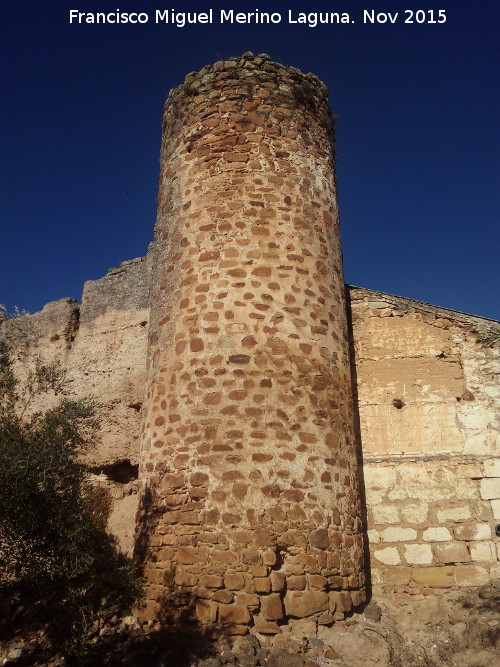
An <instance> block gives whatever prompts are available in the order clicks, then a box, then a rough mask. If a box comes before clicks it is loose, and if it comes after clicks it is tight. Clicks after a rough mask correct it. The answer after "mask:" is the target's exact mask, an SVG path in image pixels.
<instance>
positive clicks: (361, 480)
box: [344, 285, 372, 610]
mask: <svg viewBox="0 0 500 667" xmlns="http://www.w3.org/2000/svg"><path fill="white" fill-rule="evenodd" d="M344 298H345V304H346V315H347V331H348V340H349V360H350V365H351V386H352V404H353V417H354V438H355V448H356V460H357V463H358V485H359V497H360V503H361V521H362V523H363V552H364V563H363V572H364V574H365V587H366V603H365V604H364V605H363V606H362V607H361V610H362V609H364V607H365V606H366V605H367V604H368V603H369V602H370V600H371V597H372V580H371V570H370V545H369V543H368V511H367V508H366V492H365V477H364V470H363V447H362V442H361V424H360V419H359V398H358V376H357V373H356V352H355V349H354V336H353V334H352V309H351V300H350V296H349V287H348V286H347V285H346V286H345V293H344Z"/></svg>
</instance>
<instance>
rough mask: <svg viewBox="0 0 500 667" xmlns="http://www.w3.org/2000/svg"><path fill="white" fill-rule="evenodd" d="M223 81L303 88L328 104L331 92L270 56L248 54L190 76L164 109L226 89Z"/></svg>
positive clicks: (323, 85)
mask: <svg viewBox="0 0 500 667" xmlns="http://www.w3.org/2000/svg"><path fill="white" fill-rule="evenodd" d="M224 79H240V80H241V81H240V82H241V84H243V85H244V84H245V80H247V83H252V84H255V83H258V82H262V83H263V84H266V83H267V84H269V82H272V83H274V84H275V85H276V86H278V87H279V88H281V89H282V90H287V89H288V90H290V89H292V88H294V89H297V88H301V89H302V94H307V95H313V96H314V97H315V98H316V99H317V100H318V101H320V102H321V103H323V104H328V88H327V87H326V85H325V84H324V83H323V82H322V81H321V80H320V79H319V78H318V77H317V76H316V75H315V74H312V73H311V72H309V73H307V74H305V73H304V72H302V71H301V70H299V69H297V68H296V67H292V66H287V65H283V64H281V63H277V62H275V61H273V60H272V59H271V57H270V56H268V55H267V53H260V54H258V55H255V54H254V53H252V52H251V51H247V52H245V53H243V54H242V55H241V56H235V57H232V58H228V59H227V60H219V61H217V62H215V63H212V64H210V65H205V66H204V67H202V68H201V69H200V70H199V71H198V72H190V73H189V74H187V75H186V77H185V79H184V82H183V83H182V84H180V85H179V86H177V87H176V88H173V89H172V90H170V91H169V94H168V97H167V100H166V102H165V108H166V109H167V108H168V106H169V105H170V104H171V103H172V102H174V101H177V100H179V98H181V97H195V96H197V95H200V94H203V93H205V92H206V91H208V90H209V89H213V87H214V85H217V84H218V85H223V81H224Z"/></svg>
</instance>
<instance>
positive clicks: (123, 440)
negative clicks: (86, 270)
mask: <svg viewBox="0 0 500 667" xmlns="http://www.w3.org/2000/svg"><path fill="white" fill-rule="evenodd" d="M236 70H238V75H236ZM226 88H227V90H226ZM231 91H232V92H231ZM229 92H230V93H231V94H228V93H229ZM221 95H222V96H221ZM290 96H293V105H291V104H290V99H291V98H290ZM324 96H325V91H324V89H323V88H322V86H321V84H320V83H319V82H318V81H317V79H315V77H312V76H306V77H304V75H302V74H300V73H299V72H298V71H297V70H294V69H293V68H289V69H287V68H282V67H281V66H278V65H276V64H273V63H270V62H269V61H268V60H267V59H266V58H260V59H259V58H253V57H252V58H250V57H248V58H246V59H243V61H242V63H240V61H239V59H233V60H230V61H228V62H227V63H219V64H217V65H216V66H214V67H213V68H207V69H206V70H203V71H202V73H201V74H200V75H194V74H193V75H190V76H188V78H187V80H186V83H185V84H184V86H183V87H181V89H179V90H177V91H176V92H174V93H173V96H172V99H171V102H170V106H169V107H167V120H168V124H169V128H170V129H169V132H170V133H171V134H170V135H168V136H169V137H170V138H171V139H172V143H171V144H170V140H169V144H168V146H167V145H166V146H164V148H163V160H164V161H163V167H162V185H161V188H160V198H159V211H160V216H159V220H158V226H157V237H158V241H157V244H156V250H155V253H156V255H154V253H153V250H152V249H150V252H149V253H148V255H147V257H144V258H138V259H135V260H130V261H128V262H124V263H123V264H122V265H121V266H120V267H119V268H117V269H111V270H110V271H109V272H108V274H107V275H106V276H105V277H104V278H102V279H100V280H96V281H89V282H87V283H86V284H85V288H84V292H83V297H82V304H81V306H80V305H79V304H78V303H77V302H76V301H75V300H74V299H61V300H60V301H57V302H53V303H50V304H47V306H45V308H44V309H43V310H42V311H40V313H36V314H35V315H33V316H32V317H31V318H30V320H29V322H28V326H27V327H25V326H24V325H25V324H26V321H25V322H24V323H23V327H24V329H23V331H22V332H21V335H19V336H18V338H17V340H18V346H17V349H16V362H15V370H16V373H17V374H18V375H19V376H20V377H22V376H23V375H25V374H26V372H27V371H28V369H29V368H30V366H31V365H32V364H33V363H34V359H35V358H36V357H37V355H40V356H41V357H42V358H43V359H44V360H45V361H51V360H55V359H57V360H59V361H60V362H61V364H62V365H63V367H64V368H66V369H67V371H68V374H69V376H70V378H71V379H72V380H73V387H74V389H75V393H76V395H88V394H93V395H95V396H96V397H97V398H98V399H99V400H100V402H101V404H102V428H101V433H100V437H99V441H98V442H97V443H96V447H95V449H94V450H92V451H91V452H89V453H88V454H87V455H86V456H85V458H84V459H83V460H82V463H84V464H85V465H87V466H88V468H89V469H90V470H91V472H92V475H93V479H94V482H95V483H96V484H104V485H106V486H107V487H108V488H109V489H110V492H111V493H112V496H113V499H114V508H113V513H112V516H111V521H110V530H111V531H112V532H114V533H115V534H116V535H117V536H118V538H119V540H120V543H121V545H122V548H123V549H124V551H126V552H128V553H131V551H132V544H133V533H134V518H135V514H136V510H137V503H138V481H137V479H136V477H137V466H138V463H139V439H140V424H141V414H142V413H145V415H146V425H147V426H146V430H147V434H146V438H145V439H146V442H147V443H148V444H149V445H150V448H149V449H148V446H147V445H146V446H145V450H144V451H145V454H144V474H145V482H146V484H145V488H147V489H148V493H149V492H151V495H150V496H148V495H147V494H146V493H145V494H144V495H143V507H142V516H143V517H146V518H147V520H146V524H147V525H146V526H142V528H143V529H144V528H145V529H146V531H145V533H146V534H147V535H150V536H151V539H149V538H148V539H146V540H143V541H142V543H141V545H140V546H141V547H144V549H145V552H146V553H147V558H148V559H149V564H148V567H147V573H148V577H149V582H148V589H147V594H148V596H149V600H150V605H149V608H147V609H146V611H145V614H146V615H148V614H150V613H153V612H156V611H158V603H159V600H158V598H159V597H161V596H162V595H163V593H164V592H165V591H166V590H172V587H173V588H176V590H177V591H182V592H184V593H186V594H187V595H186V597H185V598H184V599H183V600H180V602H181V604H180V606H181V607H182V606H183V605H184V606H186V605H187V606H188V607H189V604H190V599H189V596H190V595H191V594H192V596H194V597H197V599H198V604H197V605H195V606H196V613H197V614H198V617H201V618H202V620H204V621H206V622H212V621H214V620H215V619H217V620H218V622H219V621H222V623H223V624H224V625H226V626H228V627H231V628H232V630H231V631H235V632H239V631H243V630H245V629H246V625H247V623H248V622H249V621H250V617H251V616H252V615H253V616H254V619H255V621H256V623H258V624H259V629H261V630H262V631H263V632H276V633H277V632H280V631H281V628H284V627H285V626H284V625H283V618H282V617H283V616H284V615H285V613H286V614H287V615H288V617H291V619H292V620H291V624H292V625H294V624H295V628H296V629H297V628H299V627H300V628H302V627H306V626H305V625H304V626H303V625H301V624H307V623H309V621H308V620H307V618H308V617H309V616H312V617H313V619H314V623H316V621H318V620H319V621H320V622H328V623H330V622H332V620H338V619H339V618H340V617H341V616H342V615H343V614H344V613H346V612H347V611H348V610H349V609H350V607H351V605H352V604H353V603H355V604H356V603H358V602H360V601H361V600H362V598H363V592H362V583H363V573H362V572H361V571H360V558H361V552H362V542H361V534H360V532H359V529H360V519H361V518H362V519H363V521H364V528H365V531H364V535H365V538H366V545H369V561H370V565H369V567H368V566H367V567H366V574H367V575H368V578H369V583H371V586H372V590H373V592H374V594H377V593H390V594H395V596H396V598H395V599H396V600H397V601H399V602H401V603H402V604H405V603H408V602H409V601H411V600H418V599H421V598H422V597H425V596H428V595H432V594H440V593H442V592H443V591H448V590H450V589H453V588H467V587H470V586H477V585H481V584H483V583H487V582H488V581H490V580H492V579H496V578H498V577H499V576H500V568H499V558H500V552H499V544H498V540H499V537H498V526H499V524H500V488H499V487H500V469H499V465H500V464H499V442H498V437H499V430H500V429H499V422H498V419H499V417H498V415H499V414H500V410H499V402H500V390H499V383H498V376H499V370H500V364H499V350H498V344H497V345H496V346H492V347H489V345H490V343H492V341H493V340H494V338H495V337H494V336H493V335H491V334H492V331H494V330H496V331H497V334H496V338H497V340H498V330H499V325H498V323H497V322H493V321H490V320H487V319H485V318H479V317H474V316H470V315H466V314H463V313H458V312H455V311H451V310H447V309H444V308H438V307H434V306H430V305H429V304H424V303H420V302H416V301H412V300H409V299H405V298H401V297H396V296H393V295H389V294H384V293H380V292H375V291H373V290H368V289H362V288H357V287H350V288H349V287H348V288H347V310H348V313H349V317H350V321H349V328H346V323H345V320H344V301H343V296H342V293H343V284H342V278H341V266H340V246H339V242H338V230H337V214H336V200H335V189H334V187H333V186H334V179H333V177H332V171H331V160H332V155H331V153H330V147H329V146H327V141H326V137H327V134H328V131H329V127H330V123H331V117H330V114H329V111H328V110H327V107H326V106H325V97H324ZM216 100H218V101H216ZM292 106H293V108H292ZM318 110H319V113H318ZM313 111H314V113H312V112H313ZM181 118H184V121H185V123H184V124H182V123H180V120H181ZM318 118H319V119H321V118H322V121H321V122H318ZM269 119H272V122H269ZM169 151H171V153H169ZM180 155H182V160H181V159H180V157H179V156H180ZM285 176H286V178H285ZM285 190H286V191H285ZM165 217H168V223H167V221H166V220H165ZM332 238H333V242H332V241H331V239H332ZM153 263H156V272H155V277H154V284H155V297H154V299H153V317H152V319H153V321H154V323H153V325H152V326H151V327H150V326H149V322H150V319H151V303H152V298H151V291H150V284H151V272H152V266H153ZM14 329H15V326H13V325H12V324H11V325H9V324H6V323H3V324H2V323H0V331H1V332H3V334H7V335H11V334H12V333H13V330H14ZM148 334H149V336H150V344H151V350H152V352H151V356H150V361H149V371H147V369H146V357H147V351H146V350H147V337H148ZM347 338H348V339H349V341H350V346H351V350H350V352H351V360H352V362H353V368H352V376H353V399H354V407H355V410H354V417H355V422H354V427H355V428H354V432H355V436H356V437H353V435H352V433H351V428H352V417H353V413H352V412H351V406H350V403H351V397H350V395H349V392H350V389H349V387H350V381H349V377H348V371H347V368H348V364H347V347H346V341H347ZM147 372H148V373H149V385H148V390H149V391H148V394H149V397H148V398H149V405H148V407H147V409H146V407H144V408H143V407H142V403H143V397H144V395H145V390H146V377H147ZM161 378H164V379H165V382H162V381H161ZM163 384H164V385H165V387H164V388H162V385H163ZM167 398H168V405H167ZM164 403H165V404H164ZM49 404H50V403H49V402H48V401H47V400H41V401H40V402H39V403H38V404H37V405H36V406H34V407H35V408H37V409H43V408H46V407H48V406H49ZM152 406H155V409H153V408H152ZM161 419H163V420H164V422H161V423H160V421H158V420H161ZM339 424H342V427H341V428H338V425H339ZM158 443H162V444H161V445H160V444H158ZM165 443H168V444H165ZM354 443H356V445H357V448H358V451H357V455H358V461H357V463H358V466H359V471H360V477H361V484H360V491H361V496H362V501H363V502H362V512H361V514H360V513H359V506H358V500H357V495H358V494H357V491H356V480H355V476H356V461H355V460H354V457H353V454H354ZM331 450H335V452H336V454H335V456H333V455H330V454H331ZM153 492H154V493H153ZM153 495H154V496H155V503H157V504H156V505H155V506H154V507H156V508H157V509H161V512H158V513H157V515H156V516H155V514H154V512H153V513H152V515H151V516H150V517H148V513H147V512H146V511H145V509H146V508H145V505H147V503H148V502H149V501H150V500H151V499H152V497H153ZM158 502H159V504H158ZM241 508H244V510H245V512H243V511H242V509H241ZM163 510H165V511H163ZM160 515H161V516H160ZM149 519H151V523H150V524H148V523H147V522H148V521H149ZM143 537H144V533H143ZM340 545H341V547H342V548H341V549H338V547H339V546H340ZM346 553H348V554H349V556H348V557H345V554H346ZM342 554H344V555H342ZM325 557H326V563H325ZM346 589H347V590H346ZM191 601H192V600H191ZM184 603H186V604H184ZM304 619H305V620H304ZM297 631H298V630H297Z"/></svg>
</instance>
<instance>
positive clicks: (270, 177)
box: [137, 54, 365, 634]
mask: <svg viewBox="0 0 500 667" xmlns="http://www.w3.org/2000/svg"><path fill="white" fill-rule="evenodd" d="M332 132H333V121H332V114H331V111H330V107H329V105H328V101H327V90H326V88H325V87H324V85H323V84H322V83H321V82H320V81H319V80H318V79H317V78H316V77H315V76H313V75H311V74H309V75H304V74H302V73H301V72H299V71H298V70H296V69H294V68H285V67H283V66H281V65H278V64H276V63H273V62H271V61H270V60H269V59H268V58H267V57H254V56H252V55H251V54H250V55H248V54H247V55H246V56H244V57H242V59H239V58H236V59H231V60H229V61H226V62H219V63H216V64H215V65H213V66H211V67H205V68H204V69H203V70H201V72H199V73H196V74H190V75H188V76H187V77H186V81H185V83H184V84H183V85H182V86H180V87H179V88H177V89H176V90H174V91H172V92H171V94H170V96H169V99H168V100H167V103H166V107H165V116H164V131H163V145H162V152H161V176H160V186H159V195H158V218H157V226H156V242H155V252H156V258H155V262H154V269H153V271H154V274H153V282H152V311H151V320H150V332H149V357H148V380H147V401H146V407H145V421H144V429H143V441H142V451H141V457H140V460H141V471H142V485H143V492H142V493H143V495H142V507H141V510H140V513H139V523H138V529H139V533H138V543H137V551H138V555H139V557H141V558H142V559H143V560H144V564H145V574H146V578H147V582H148V583H147V587H146V598H147V600H148V601H149V602H148V605H147V607H146V609H145V611H144V615H145V616H150V617H155V616H156V617H160V618H163V619H164V620H168V619H169V618H171V619H172V620H175V618H176V616H177V615H178V613H181V612H182V613H183V614H184V615H186V614H188V615H191V616H192V617H194V618H196V619H197V620H198V621H201V622H202V623H204V624H212V625H214V626H217V627H219V628H220V627H222V629H223V631H224V632H226V633H229V634H240V633H245V632H246V631H247V630H248V627H249V626H255V627H254V630H256V631H259V632H263V633H278V632H280V624H283V623H286V622H291V623H293V622H294V621H293V619H304V618H308V619H311V620H314V621H315V622H319V623H324V624H330V623H332V622H333V621H334V620H335V619H339V618H343V615H344V612H345V611H347V610H349V609H350V608H351V606H352V605H358V604H360V603H361V602H363V600H364V597H365V595H364V573H363V541H362V533H361V531H362V525H361V518H360V516H361V512H360V499H359V493H358V484H357V469H356V445H355V438H354V418H353V408H352V396H351V378H350V367H349V354H348V341H347V323H346V315H345V303H344V283H343V277H342V267H341V250H340V238H339V230H338V216H337V203H336V190H335V176H334V154H333V143H332ZM176 610H177V611H176ZM177 612H178V613H177Z"/></svg>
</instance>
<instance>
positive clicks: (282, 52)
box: [0, 0, 500, 318]
mask: <svg viewBox="0 0 500 667" xmlns="http://www.w3.org/2000/svg"><path fill="white" fill-rule="evenodd" d="M210 7H211V8H213V9H214V15H215V17H216V18H217V16H218V11H219V10H220V8H221V7H222V8H225V9H230V8H234V9H235V10H236V9H237V10H238V11H243V12H248V11H253V10H255V9H256V8H258V9H260V10H261V11H275V12H280V13H281V14H282V16H283V20H282V22H281V23H280V24H275V25H258V24H248V25H243V24H239V25H230V24H225V25H220V24H219V23H218V22H217V21H216V22H215V23H214V24H212V25H196V26H189V27H185V28H178V27H176V26H174V25H157V24H155V22H154V12H155V9H161V10H163V9H166V8H169V9H171V8H174V9H176V10H177V11H190V12H199V11H204V10H207V9H208V8H210ZM117 8H119V9H120V10H121V12H131V11H141V12H147V13H148V15H149V16H150V20H149V22H148V23H147V24H144V25H124V24H119V25H89V24H82V25H76V24H70V23H69V11H70V9H79V10H80V11H84V12H98V11H100V12H104V11H115V10H116V9H117ZM411 8H413V9H415V10H416V9H421V10H425V11H426V14H425V16H426V17H427V18H431V17H432V14H430V13H429V12H428V10H431V9H432V10H434V18H437V17H438V14H437V11H438V10H439V9H442V10H444V11H445V13H446V22H445V23H441V24H437V23H436V24H429V23H422V24H418V23H415V22H414V23H412V24H410V23H404V20H405V19H406V18H409V16H410V15H409V14H406V13H405V10H406V9H411ZM363 9H370V10H371V9H373V10H375V12H376V13H379V12H388V11H389V12H391V13H393V14H394V13H395V12H397V13H398V17H397V19H396V22H395V23H394V24H389V23H384V24H376V25H370V24H364V23H363ZM288 10H291V11H292V14H293V16H296V15H297V14H298V12H300V11H303V12H319V11H323V12H324V11H338V12H348V13H349V16H350V19H351V20H352V21H354V23H349V24H344V25H335V24H333V25H321V26H318V27H316V28H309V27H308V26H306V25H298V24H289V23H288ZM420 16H422V15H420ZM499 18H500V15H499V4H498V2H493V1H491V2H490V1H488V0H482V1H481V2H471V1H470V0H453V1H442V2H441V1H440V2H437V1H435V2H429V1H425V0H419V2H416V3H412V2H402V0H399V1H394V0H387V1H385V2H382V0H373V1H370V0H365V1H364V2H360V1H358V0H351V1H350V0H344V2H335V3H325V2H318V3H305V2H304V3H299V2H289V3H285V2H274V3H273V2H271V3H266V4H262V5H259V3H257V2H253V3H249V2H239V3H238V4H237V5H230V4H229V3H228V4H226V3H223V4H221V3H216V2H204V3H201V2H183V3H180V2H179V3H170V4H169V5H162V4H161V3H159V2H140V3H139V2H137V3H136V4H134V3H127V4H122V3H119V2H114V3H110V2H107V1H102V2H88V3H82V4H81V5H80V4H79V3H69V2H64V1H62V0H61V1H58V0H52V1H50V2H38V1H36V0H26V1H24V2H22V3H20V2H17V1H15V0H7V3H6V5H5V4H4V8H3V10H2V21H1V24H0V33H1V37H2V39H1V40H0V42H1V45H0V56H1V63H2V67H1V70H0V81H1V89H2V99H3V102H2V105H1V108H0V123H1V125H0V127H1V146H0V156H1V165H0V169H1V173H0V177H1V184H0V188H1V190H0V202H1V209H0V215H1V227H0V303H4V304H6V305H7V307H8V308H10V309H12V308H13V307H14V306H15V305H17V306H19V307H21V308H25V309H27V310H29V311H31V312H35V311H37V310H39V309H40V308H41V307H42V306H43V305H44V304H45V303H47V302H48V301H52V300H55V299H59V298H62V297H66V296H71V297H74V298H77V299H80V297H81V291H82V287H83V283H84V281H85V280H90V279H96V278H99V277H101V276H103V275H104V274H105V273H106V271H107V269H108V268H110V267H112V266H117V265H118V264H119V263H120V262H121V261H124V260H126V259H131V258H132V257H137V256H140V255H143V254H145V252H146V249H147V245H148V243H149V242H150V241H151V240H152V238H153V226H154V222H155V213H156V203H155V198H156V188H157V181H158V156H159V148H160V128H161V116H162V108H163V102H164V100H165V98H166V96H167V95H168V91H169V89H170V88H173V87H175V86H177V85H179V84H180V83H181V82H182V81H183V79H184V76H185V75H186V74H187V73H188V72H191V71H193V70H198V69H200V68H201V67H203V66H204V65H205V64H208V63H211V62H214V61H216V60H220V59H224V58H228V57H230V56H233V55H240V54H241V53H243V52H245V51H253V52H255V53H268V54H269V55H270V56H271V57H272V58H273V59H274V60H276V61H278V62H281V63H283V64H286V65H293V66H295V67H298V68H299V69H301V70H303V71H305V72H309V71H311V72H314V73H315V74H316V75H317V76H319V77H320V78H321V79H322V80H323V81H324V82H325V83H326V84H327V86H328V88H329V90H330V96H331V103H332V107H333V110H334V112H335V113H336V114H337V115H338V117H339V120H338V129H337V153H338V164H337V169H338V174H337V176H338V188H339V205H340V213H341V230H342V240H343V249H344V270H345V278H346V281H347V282H349V283H351V284H354V285H360V286H363V287H368V288H372V289H376V290H380V291H385V292H390V293H394V294H398V295H400V296H406V297H409V298H414V299H420V300H422V301H427V302H430V303H433V304H435V305H439V306H443V307H447V308H452V309H456V310H461V311H465V312H470V313H474V314H477V315H482V316H485V317H491V318H498V317H500V309H499V298H498V277H497V276H498V263H499V262H498V256H499V246H500V243H499V240H500V239H499V237H500V234H499V224H498V219H499V216H498V213H499V203H500V202H499V187H498V183H499V180H498V176H499V169H498V155H499V132H498V117H499V104H498V103H499V93H498V58H499V43H498V38H496V37H495V30H497V31H498V24H499Z"/></svg>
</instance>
